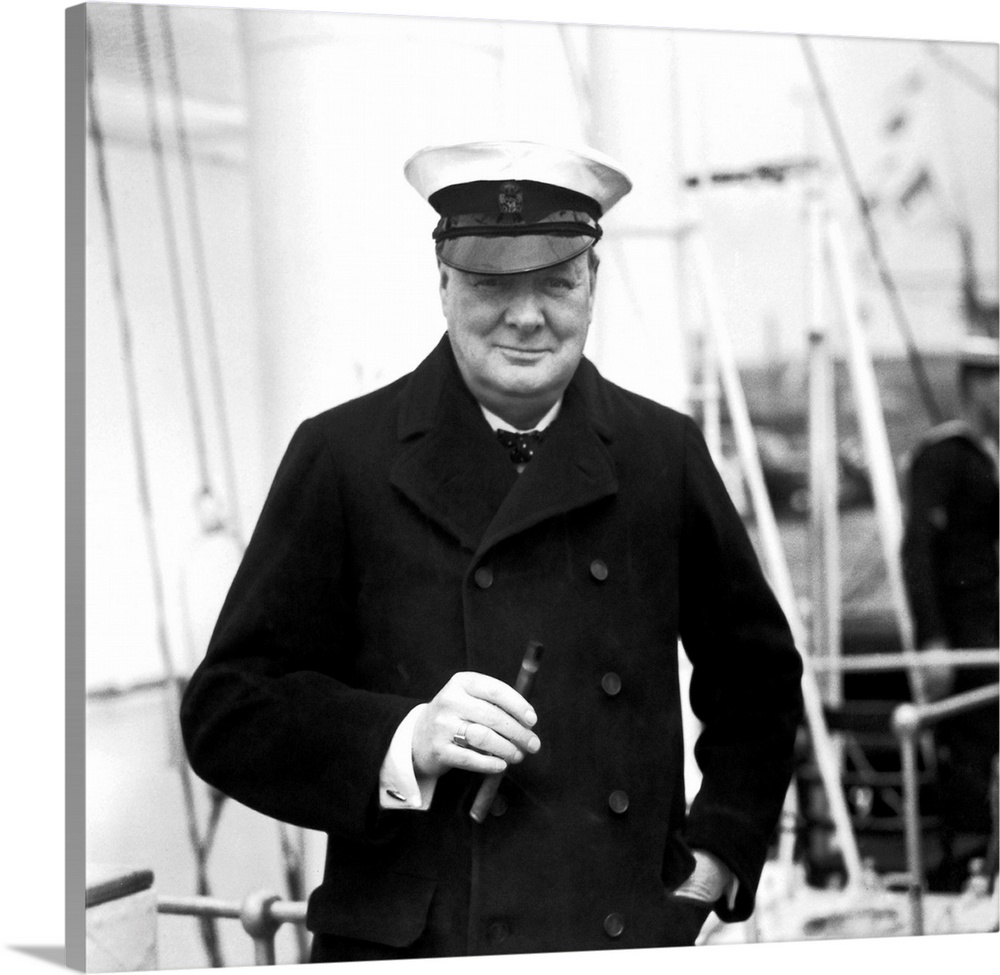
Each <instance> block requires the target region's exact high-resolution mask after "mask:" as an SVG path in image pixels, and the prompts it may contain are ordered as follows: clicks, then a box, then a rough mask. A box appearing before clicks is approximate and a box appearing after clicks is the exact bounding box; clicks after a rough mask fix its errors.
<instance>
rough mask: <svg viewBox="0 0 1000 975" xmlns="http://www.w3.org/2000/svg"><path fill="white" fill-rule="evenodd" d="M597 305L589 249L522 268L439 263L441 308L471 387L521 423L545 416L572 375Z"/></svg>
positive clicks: (494, 409)
mask: <svg viewBox="0 0 1000 975" xmlns="http://www.w3.org/2000/svg"><path fill="white" fill-rule="evenodd" d="M593 307H594V275H593V273H592V272H591V269H590V267H589V265H588V258H587V254H586V253H584V254H580V255H578V256H577V257H575V258H573V259H571V260H569V261H566V262H565V263H563V264H559V265H557V266H555V267H550V268H544V269H542V270H540V271H527V272H525V273H524V274H498V275H486V274H470V273H468V272H466V271H457V270H455V269H453V268H450V267H444V266H442V267H441V308H442V310H443V312H444V317H445V319H446V320H447V322H448V334H449V336H450V338H451V345H452V349H453V350H454V352H455V359H456V361H457V362H458V368H459V370H460V372H461V373H462V377H463V378H464V379H465V382H466V385H468V387H469V389H470V390H471V391H472V393H473V395H474V396H475V397H476V398H477V399H478V400H479V401H480V402H481V403H482V404H483V405H484V406H486V408H487V409H489V410H491V411H492V412H494V413H496V414H498V415H499V416H501V417H503V418H504V419H505V420H507V421H508V422H511V423H513V424H515V425H516V426H519V427H522V428H523V427H525V426H526V425H528V424H533V423H534V422H536V421H537V420H538V419H541V417H542V416H544V414H545V412H546V411H547V410H548V409H549V407H551V406H552V404H553V403H555V401H556V400H557V399H558V398H559V396H561V395H562V392H563V390H564V389H565V388H566V386H567V385H568V384H569V381H570V379H572V378H573V373H574V372H576V367H577V365H579V362H580V357H581V356H582V355H583V346H584V343H585V342H586V339H587V330H588V328H589V327H590V319H591V315H592V312H593Z"/></svg>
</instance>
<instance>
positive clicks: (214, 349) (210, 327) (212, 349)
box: [158, 6, 244, 548]
mask: <svg viewBox="0 0 1000 975" xmlns="http://www.w3.org/2000/svg"><path fill="white" fill-rule="evenodd" d="M158 10H159V15H160V30H161V32H162V34H163V46H164V49H165V51H166V59H167V68H168V71H169V78H170V93H171V100H172V105H173V109H174V121H175V129H176V133H177V145H178V149H179V152H180V159H181V171H182V173H183V175H184V191H185V192H184V198H185V201H186V202H187V209H188V225H189V227H190V230H191V244H192V247H193V248H194V267H195V272H196V277H197V283H198V297H199V301H200V304H201V312H202V319H203V323H204V328H205V337H206V347H207V351H208V363H209V369H210V372H211V376H212V390H213V392H214V394H215V396H214V399H215V408H216V412H217V414H218V417H219V425H220V427H221V432H222V437H221V440H222V454H223V464H224V467H225V473H226V491H227V494H228V497H229V521H230V523H231V524H232V526H233V531H234V534H235V536H236V539H237V541H238V542H239V545H240V547H241V548H243V547H244V542H243V529H242V527H241V525H240V516H239V511H240V506H239V501H238V497H237V493H236V468H235V465H234V463H233V451H232V443H231V438H230V433H229V419H228V413H227V410H226V399H225V395H224V388H223V382H222V369H221V366H220V364H219V346H218V339H217V336H216V331H215V315H214V313H213V310H212V300H211V294H210V291H209V287H208V272H207V268H208V261H207V259H206V256H205V245H204V240H203V238H202V233H201V215H200V213H199V208H198V195H197V192H196V187H195V180H194V165H193V163H192V159H191V151H190V148H189V146H188V139H187V124H186V122H185V118H184V105H183V100H182V98H181V85H180V74H179V72H178V69H177V53H176V49H175V47H174V33H173V28H172V26H171V22H170V18H171V13H170V7H167V6H161V7H159V8H158Z"/></svg>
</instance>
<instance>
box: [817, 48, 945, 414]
mask: <svg viewBox="0 0 1000 975" xmlns="http://www.w3.org/2000/svg"><path fill="white" fill-rule="evenodd" d="M799 42H800V43H801V45H802V52H803V54H804V55H805V59H806V64H807V66H808V68H809V73H810V75H811V76H812V80H813V85H814V86H815V88H816V94H817V96H818V97H819V101H820V104H821V105H822V107H823V113H824V115H825V116H826V121H827V125H828V126H829V129H830V135H831V136H832V137H833V141H834V144H835V146H836V148H837V154H838V156H839V157H840V163H841V166H843V169H844V173H845V174H846V176H847V181H848V183H849V185H850V189H851V193H852V194H853V196H854V199H855V201H856V202H857V205H858V212H859V214H860V215H861V223H862V225H863V227H864V230H865V235H866V237H867V240H868V248H869V251H870V252H871V256H872V259H873V260H874V261H875V266H876V268H877V269H878V273H879V278H880V279H881V281H882V286H883V288H884V289H885V293H886V296H887V297H888V299H889V306H890V308H891V309H892V313H893V317H894V318H895V320H896V324H897V325H898V326H899V329H900V331H901V332H902V335H903V341H904V342H905V343H906V351H907V357H908V359H909V362H910V368H911V369H912V370H913V376H914V378H915V379H916V382H917V388H918V390H919V392H920V396H921V399H922V400H923V404H924V409H925V410H926V411H927V415H928V416H929V417H930V420H931V422H932V423H934V424H937V423H940V422H941V419H942V413H941V409H940V407H939V406H938V402H937V398H936V397H935V395H934V390H933V389H932V387H931V384H930V380H929V379H928V378H927V373H926V371H925V370H924V364H923V360H922V359H921V357H920V353H919V351H918V350H917V346H916V342H915V340H914V337H913V330H912V329H911V327H910V323H909V319H908V318H907V316H906V312H905V311H904V309H903V303H902V301H901V300H900V296H899V290H898V289H897V287H896V282H895V280H894V279H893V276H892V273H891V272H890V270H889V266H888V264H887V262H886V260H885V256H884V254H883V253H882V246H881V243H880V241H879V236H878V233H877V231H876V230H875V225H874V223H873V222H872V218H871V213H870V212H869V210H868V206H867V204H866V203H865V197H864V192H863V191H862V189H861V183H860V181H859V179H858V175H857V172H856V171H855V169H854V163H853V161H852V159H851V154H850V151H849V149H848V148H847V142H846V140H845V139H844V133H843V131H842V130H841V128H840V123H839V122H838V120H837V116H836V113H835V112H834V110H833V104H832V103H831V101H830V95H829V92H828V91H827V88H826V84H825V82H824V81H823V76H822V74H821V72H820V69H819V64H818V62H817V61H816V56H815V54H814V53H813V50H812V46H811V44H810V42H809V38H808V37H804V36H801V35H800V36H799Z"/></svg>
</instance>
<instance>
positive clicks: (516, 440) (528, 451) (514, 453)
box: [497, 430, 542, 464]
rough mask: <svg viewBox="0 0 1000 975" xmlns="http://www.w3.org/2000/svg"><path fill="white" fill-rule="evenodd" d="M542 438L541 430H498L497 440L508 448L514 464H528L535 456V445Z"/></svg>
mask: <svg viewBox="0 0 1000 975" xmlns="http://www.w3.org/2000/svg"><path fill="white" fill-rule="evenodd" d="M541 439H542V434H541V431H540V430H529V431H528V432H527V433H515V432H514V431H513V430H497V440H499V441H500V443H502V444H503V445H504V446H505V447H506V448H507V451H508V453H509V454H510V459H511V462H512V463H514V464H527V463H528V461H529V460H531V458H532V457H533V456H534V453H535V447H536V446H537V445H538V444H539V442H540V441H541Z"/></svg>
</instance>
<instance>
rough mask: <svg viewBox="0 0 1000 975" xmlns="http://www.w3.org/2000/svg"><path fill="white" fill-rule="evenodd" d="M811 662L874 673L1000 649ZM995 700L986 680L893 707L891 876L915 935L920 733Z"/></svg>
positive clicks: (919, 908)
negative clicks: (898, 843) (901, 837)
mask: <svg viewBox="0 0 1000 975" xmlns="http://www.w3.org/2000/svg"><path fill="white" fill-rule="evenodd" d="M811 663H812V665H813V667H814V669H816V670H829V671H832V670H836V671H839V672H840V673H873V672H880V671H892V670H904V669H910V668H917V669H922V668H925V667H938V666H942V665H946V666H949V667H955V668H966V667H996V666H997V665H998V664H1000V649H997V648H992V647H991V648H986V649H982V648H958V649H953V650H951V649H948V650H914V651H904V652H902V653H869V654H852V655H851V656H841V657H836V658H832V657H815V658H812V660H811ZM998 700H1000V684H989V685H986V686H984V687H977V688H976V689H975V690H972V691H966V692H964V693H961V694H955V695H953V696H951V697H946V698H943V699H941V700H939V701H934V702H930V703H926V704H900V705H899V706H898V707H896V708H895V709H894V711H893V715H892V730H893V733H894V734H895V736H896V740H897V741H898V743H899V749H900V759H901V770H902V773H903V810H904V811H903V822H904V831H905V837H906V873H905V874H904V875H903V876H901V877H899V876H898V875H896V876H894V880H899V881H901V882H902V883H903V884H904V885H905V886H906V888H907V890H908V892H909V900H910V917H911V926H912V930H913V933H914V934H923V933H924V911H923V895H924V862H923V848H922V845H921V840H922V835H921V828H920V789H919V776H918V767H917V749H918V743H919V738H920V733H921V732H922V731H924V730H926V729H928V728H930V727H932V726H933V725H936V724H938V723H939V722H941V721H945V720H948V719H950V718H953V717H955V716H957V715H959V714H964V713H966V712H967V711H973V710H975V709H977V708H983V707H988V706H989V705H990V704H996V702H997V701H998Z"/></svg>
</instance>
